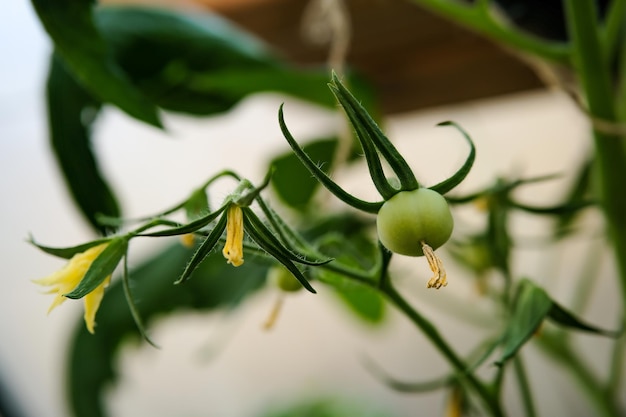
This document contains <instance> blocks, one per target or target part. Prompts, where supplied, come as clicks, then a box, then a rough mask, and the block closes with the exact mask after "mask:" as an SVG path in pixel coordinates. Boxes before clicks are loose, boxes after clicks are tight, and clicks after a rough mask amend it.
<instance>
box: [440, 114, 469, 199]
mask: <svg viewBox="0 0 626 417" xmlns="http://www.w3.org/2000/svg"><path fill="white" fill-rule="evenodd" d="M437 126H453V127H455V128H456V129H457V130H458V131H459V132H461V134H462V135H463V137H464V138H465V140H467V143H468V144H469V146H470V153H469V155H468V156H467V159H466V160H465V162H464V163H463V165H462V166H461V168H459V170H458V171H457V172H455V173H454V175H452V176H451V177H450V178H448V179H447V180H444V181H442V182H440V183H439V184H436V185H433V186H432V187H430V189H431V190H433V191H437V192H438V193H439V194H445V193H447V192H448V191H450V190H452V189H453V188H454V187H456V186H457V185H459V184H460V183H461V182H463V180H464V179H465V177H467V174H469V172H470V171H471V169H472V166H473V165H474V161H475V160H476V147H475V146H474V142H473V141H472V138H471V137H470V135H468V134H467V132H466V131H465V130H463V128H462V127H461V126H459V125H458V124H456V123H455V122H450V121H447V122H441V123H439V124H438V125H437Z"/></svg>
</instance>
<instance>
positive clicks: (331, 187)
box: [278, 104, 384, 213]
mask: <svg viewBox="0 0 626 417" xmlns="http://www.w3.org/2000/svg"><path fill="white" fill-rule="evenodd" d="M278 124H279V125H280V130H281V131H282V132H283V135H284V136H285V139H287V142H288V143H289V146H291V149H293V151H294V153H295V154H296V156H297V157H298V159H299V160H300V162H302V164H303V165H304V166H305V167H306V168H307V169H308V170H309V172H310V173H311V175H313V176H314V177H315V178H316V179H317V180H318V181H319V182H320V183H322V185H323V186H324V187H326V189H328V191H330V192H331V193H333V194H334V195H335V197H337V198H338V199H340V200H341V201H343V202H344V203H346V204H348V205H349V206H352V207H354V208H356V209H357V210H361V211H365V212H367V213H378V210H380V208H381V207H382V205H383V203H384V201H379V202H375V203H370V202H367V201H363V200H361V199H359V198H356V197H354V196H353V195H351V194H349V193H347V192H346V191H345V190H344V189H343V188H341V187H340V186H339V185H337V184H336V183H335V182H334V181H333V180H331V179H330V177H329V176H328V175H327V174H326V173H325V172H324V171H322V170H321V169H320V168H319V167H318V166H317V164H316V163H315V162H314V161H313V160H312V159H311V158H310V157H309V156H308V155H307V154H306V153H305V152H304V151H303V150H302V148H301V147H300V145H298V143H297V142H296V140H295V139H294V138H293V136H292V135H291V133H290V132H289V129H287V125H286V124H285V119H284V116H283V104H281V105H280V108H279V110H278Z"/></svg>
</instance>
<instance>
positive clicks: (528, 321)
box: [496, 279, 621, 365]
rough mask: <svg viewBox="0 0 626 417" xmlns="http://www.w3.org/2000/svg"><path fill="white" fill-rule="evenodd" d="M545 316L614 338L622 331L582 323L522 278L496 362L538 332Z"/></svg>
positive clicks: (514, 350)
mask: <svg viewBox="0 0 626 417" xmlns="http://www.w3.org/2000/svg"><path fill="white" fill-rule="evenodd" d="M545 318H549V319H551V320H552V321H554V322H555V323H556V324H559V325H561V326H566V327H570V328H572V329H577V330H582V331H587V332H592V333H596V334H599V335H603V336H609V337H617V336H618V335H619V334H620V333H621V331H620V332H613V331H607V330H602V329H599V328H598V327H595V326H592V325H589V324H586V323H584V322H583V321H582V320H580V319H578V318H576V317H575V316H574V315H573V314H571V313H570V312H568V311H567V310H566V309H564V308H563V307H561V306H560V305H559V304H557V303H556V302H554V301H553V300H552V299H551V298H550V296H549V295H548V294H547V293H546V292H545V291H544V290H543V289H542V288H540V287H538V286H537V285H535V284H534V283H533V282H531V281H529V280H527V279H524V280H522V281H521V282H520V283H519V286H518V289H517V296H516V300H515V306H514V310H513V315H512V317H511V319H510V321H509V327H508V329H507V332H506V334H505V336H504V340H503V352H502V355H501V357H500V359H499V360H498V362H496V364H497V365H503V364H504V362H506V361H507V360H508V359H510V358H512V357H513V356H515V354H516V353H517V351H518V350H519V349H520V348H521V347H522V346H523V345H524V343H526V342H527V341H528V339H530V337H531V336H532V335H533V334H534V333H535V332H536V331H537V329H538V328H539V325H540V324H541V323H542V322H543V320H544V319H545Z"/></svg>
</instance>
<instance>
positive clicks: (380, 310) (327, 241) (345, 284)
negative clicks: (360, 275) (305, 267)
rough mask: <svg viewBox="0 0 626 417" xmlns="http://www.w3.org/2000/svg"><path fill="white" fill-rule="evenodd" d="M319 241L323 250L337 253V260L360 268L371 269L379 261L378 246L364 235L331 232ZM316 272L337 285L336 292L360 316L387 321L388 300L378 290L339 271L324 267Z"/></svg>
mask: <svg viewBox="0 0 626 417" xmlns="http://www.w3.org/2000/svg"><path fill="white" fill-rule="evenodd" d="M318 243H319V246H320V250H321V251H322V252H324V253H327V254H328V255H330V256H334V257H336V260H335V262H338V263H341V264H343V265H345V266H347V267H350V268H353V269H356V270H361V271H369V270H371V269H372V268H374V267H375V265H376V264H377V263H378V262H379V260H378V257H379V255H380V254H379V252H378V250H377V246H376V245H374V244H373V243H372V242H371V240H370V239H368V238H367V236H364V235H360V234H356V235H351V236H349V237H345V236H343V235H339V234H329V235H326V236H324V238H323V239H322V240H321V241H320V242H318ZM315 273H316V276H317V278H318V279H319V280H320V281H321V282H324V283H326V284H328V285H331V286H332V287H334V289H335V290H336V291H335V294H337V296H338V297H339V299H340V300H341V301H342V302H343V304H344V305H345V306H346V307H348V309H349V310H350V311H352V312H353V313H355V314H356V316H357V317H358V318H360V319H362V320H364V321H365V322H366V323H370V324H380V323H382V322H383V320H384V318H385V316H386V315H385V312H386V310H385V302H384V299H383V298H382V296H381V295H380V294H379V293H378V292H377V291H375V290H374V289H372V288H371V287H368V286H366V285H364V284H362V283H359V282H357V281H354V280H351V279H349V278H346V277H344V276H343V275H341V274H340V273H338V272H334V271H329V270H325V269H321V268H320V269H316V270H315Z"/></svg>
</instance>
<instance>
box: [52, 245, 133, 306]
mask: <svg viewBox="0 0 626 417" xmlns="http://www.w3.org/2000/svg"><path fill="white" fill-rule="evenodd" d="M127 250H128V239H127V238H126V237H118V238H115V239H113V240H111V242H110V243H109V244H108V245H107V247H106V248H105V249H104V250H103V251H102V253H101V254H100V255H98V257H97V258H96V259H95V260H94V261H93V263H92V264H91V266H90V267H89V269H88V270H87V273H85V276H84V277H83V279H82V280H81V281H80V283H79V284H78V285H77V286H76V288H74V289H73V290H72V291H71V292H69V293H67V294H63V295H64V296H65V297H67V298H73V299H78V298H83V297H84V296H86V295H87V294H89V293H90V292H92V291H93V290H95V289H96V287H98V285H100V284H102V281H104V280H105V279H106V277H108V276H109V275H111V274H113V271H115V268H116V267H117V264H119V263H120V260H121V259H122V257H123V256H124V255H126V251H127Z"/></svg>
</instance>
